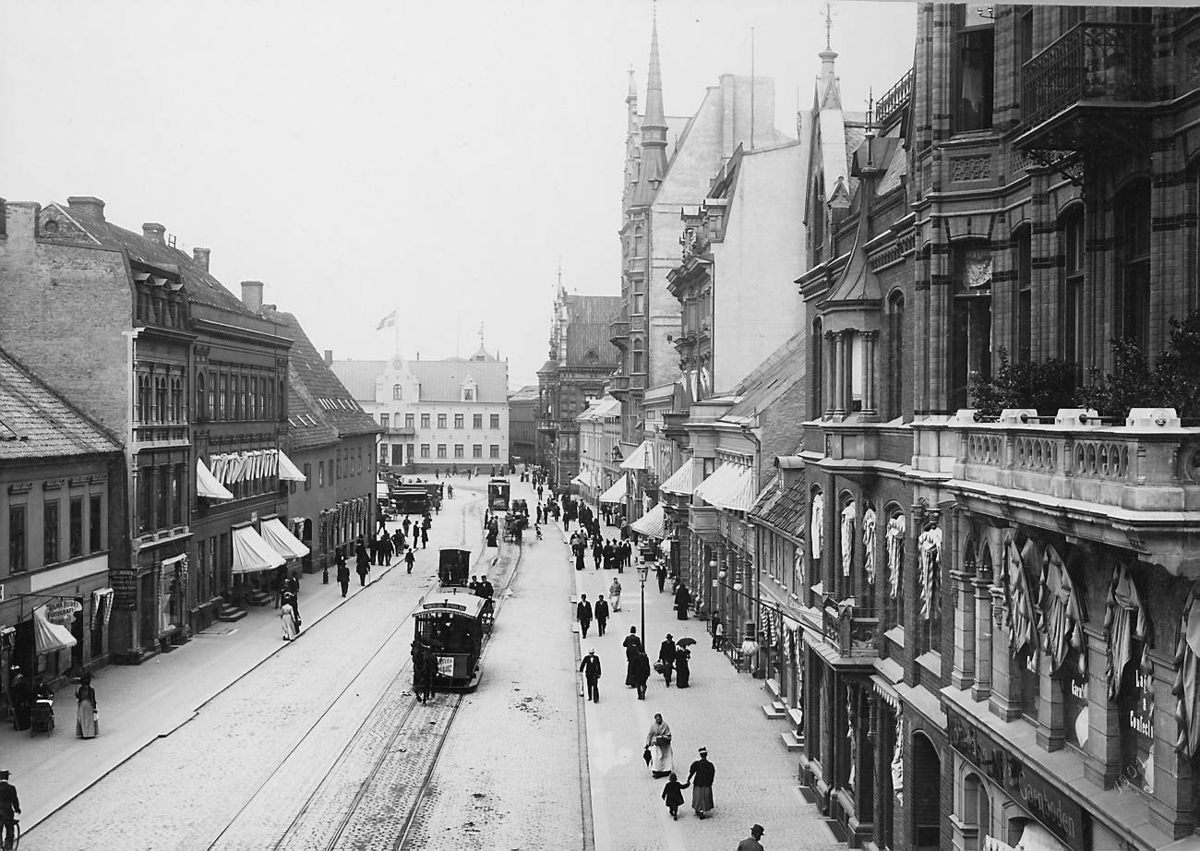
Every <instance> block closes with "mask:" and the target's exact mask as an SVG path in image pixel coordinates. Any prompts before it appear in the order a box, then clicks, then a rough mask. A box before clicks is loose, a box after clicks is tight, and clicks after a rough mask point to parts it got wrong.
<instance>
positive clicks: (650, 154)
mask: <svg viewBox="0 0 1200 851" xmlns="http://www.w3.org/2000/svg"><path fill="white" fill-rule="evenodd" d="M666 173H667V116H666V113H665V112H664V110H663V92H662V69H661V68H660V67H659V63H658V11H657V9H656V10H655V13H654V23H653V24H652V26H651V29H650V71H649V73H648V75H647V77H646V115H645V117H644V118H643V119H642V167H641V174H640V175H639V176H638V186H637V191H636V192H635V195H634V204H635V205H648V204H649V203H650V202H651V201H652V200H653V199H654V193H655V192H657V191H658V187H659V185H660V184H661V183H662V179H663V176H664V175H665V174H666Z"/></svg>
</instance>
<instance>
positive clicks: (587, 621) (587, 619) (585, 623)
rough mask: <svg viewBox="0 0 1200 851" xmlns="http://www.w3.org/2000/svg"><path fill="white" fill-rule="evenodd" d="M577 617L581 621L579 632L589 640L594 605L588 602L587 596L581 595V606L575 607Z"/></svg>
mask: <svg viewBox="0 0 1200 851" xmlns="http://www.w3.org/2000/svg"><path fill="white" fill-rule="evenodd" d="M575 617H576V618H577V619H578V620H579V631H580V633H581V634H582V636H583V637H584V638H587V633H588V627H590V626H591V625H592V604H591V603H589V602H588V598H587V594H580V595H579V604H578V605H577V606H576V607H575Z"/></svg>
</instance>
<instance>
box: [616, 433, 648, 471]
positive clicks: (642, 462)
mask: <svg viewBox="0 0 1200 851" xmlns="http://www.w3.org/2000/svg"><path fill="white" fill-rule="evenodd" d="M651 451H652V450H651V446H650V441H648V440H643V441H642V442H641V443H640V444H638V448H637V449H635V450H633V451H632V452H630V453H629V457H628V458H626V459H625V460H624V461H622V462H621V469H622V470H649V469H650V461H651V460H652V459H651V454H650V453H651Z"/></svg>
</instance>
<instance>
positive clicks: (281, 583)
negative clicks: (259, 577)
mask: <svg viewBox="0 0 1200 851" xmlns="http://www.w3.org/2000/svg"><path fill="white" fill-rule="evenodd" d="M286 583H287V565H283V564H281V565H279V567H277V568H275V608H277V609H278V608H279V607H280V606H282V605H283V594H284V592H285V591H287V584H286Z"/></svg>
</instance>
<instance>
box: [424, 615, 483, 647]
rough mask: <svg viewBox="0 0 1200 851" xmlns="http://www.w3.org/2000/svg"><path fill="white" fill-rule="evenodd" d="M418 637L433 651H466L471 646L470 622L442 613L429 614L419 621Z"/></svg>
mask: <svg viewBox="0 0 1200 851" xmlns="http://www.w3.org/2000/svg"><path fill="white" fill-rule="evenodd" d="M420 635H421V638H422V640H424V641H425V642H426V643H428V644H430V645H431V646H432V647H433V648H434V649H435V650H437V649H446V650H450V649H466V648H469V647H470V646H471V644H472V640H471V621H470V620H469V619H466V618H452V617H450V615H448V614H445V613H442V612H434V613H429V614H426V615H425V616H424V617H423V618H422V619H421V630H420Z"/></svg>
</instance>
